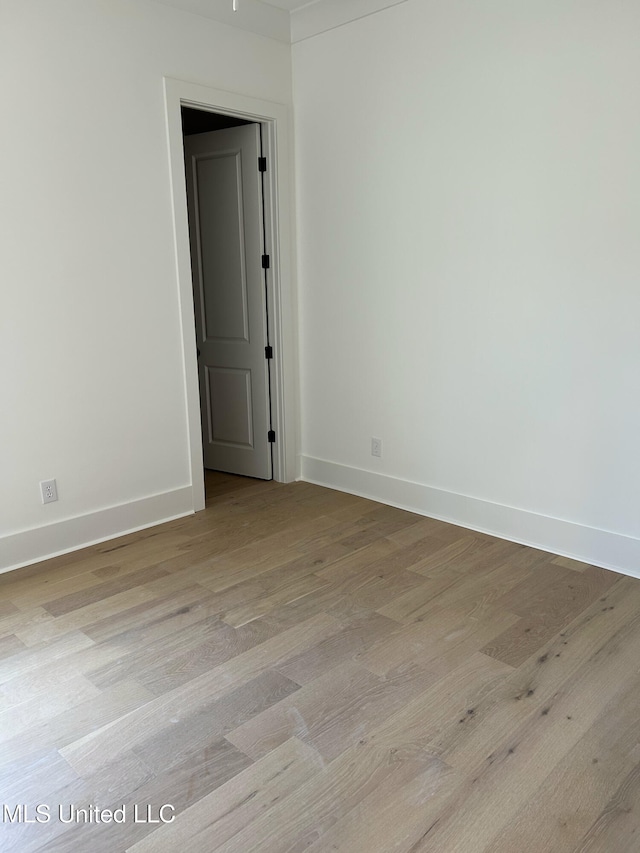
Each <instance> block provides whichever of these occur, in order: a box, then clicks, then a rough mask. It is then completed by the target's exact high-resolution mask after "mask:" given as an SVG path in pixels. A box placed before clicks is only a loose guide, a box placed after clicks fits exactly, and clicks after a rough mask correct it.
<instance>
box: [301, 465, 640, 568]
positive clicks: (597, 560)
mask: <svg viewBox="0 0 640 853" xmlns="http://www.w3.org/2000/svg"><path fill="white" fill-rule="evenodd" d="M300 479H301V480H304V481H306V482H308V483H316V484H318V485H319V486H328V487H329V488H331V489H338V490H339V491H342V492H349V493H351V494H353V495H360V496H361V497H364V498H370V499H372V500H376V501H380V502H381V503H385V504H389V505H390V506H396V507H400V508H401V509H407V510H410V511H411V512H416V513H418V514H420V515H426V516H429V517H430V518H437V519H440V520H442V521H448V522H451V523H452V524H458V525H460V526H461V527H467V528H470V529H471V530H478V531H481V532H482V533H489V534H491V535H492V536H498V537H500V538H501V539H508V540H509V541H511V542H519V543H520V544H522V545H529V546H531V547H533V548H539V549H541V550H543V551H550V552H551V553H553V554H558V555H560V556H563V557H570V558H571V559H573V560H579V561H581V562H584V563H590V564H591V565H593V566H600V567H601V568H603V569H613V570H614V571H616V572H621V573H622V574H625V575H630V576H631V577H635V578H640V539H636V538H635V537H632V536H625V535H623V534H621V533H612V532H611V531H608V530H600V529H598V528H594V527H586V526H584V525H581V524H575V523H574V522H572V521H563V520H562V519H559V518H552V517H550V516H546V515H539V514H538V513H535V512H529V511H528V510H523V509H516V508H515V507H510V506H503V505H501V504H496V503H492V502H491V501H485V500H481V499H479V498H471V497H468V496H467V495H459V494H456V493H455V492H447V491H443V490H442V489H434V488H433V487H431V486H425V485H423V484H422V483H412V482H410V481H409V480H400V479H397V478H396V477H389V476H387V475H386V474H376V473H374V472H373V471H363V470H361V469H360V468H351V467H349V466H347V465H339V464H337V463H335V462H327V461H325V460H323V459H314V458H313V457H311V456H301V457H300Z"/></svg>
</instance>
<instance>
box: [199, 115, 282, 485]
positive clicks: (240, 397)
mask: <svg viewBox="0 0 640 853" xmlns="http://www.w3.org/2000/svg"><path fill="white" fill-rule="evenodd" d="M259 155H260V130H259V127H258V125H257V124H249V125H244V126H241V127H233V128H229V129H228V130H216V131H214V132H212V133H199V134H196V135H194V136H188V137H186V138H185V158H186V173H187V201H188V207H189V231H190V238H191V265H192V273H193V292H194V304H195V319H196V338H197V343H198V350H199V356H198V370H199V376H200V402H201V406H200V408H201V411H202V442H203V447H204V464H205V468H212V469H215V470H218V471H229V472H231V473H234V474H244V475H246V476H249V477H259V478H261V479H265V480H269V479H271V476H272V474H271V470H272V468H271V444H270V443H269V438H268V432H269V429H270V414H269V412H270V408H269V363H268V361H267V360H266V359H265V346H266V345H267V309H266V292H265V281H264V270H263V269H262V254H263V233H264V232H263V224H262V181H261V175H260V172H259V171H258V157H259Z"/></svg>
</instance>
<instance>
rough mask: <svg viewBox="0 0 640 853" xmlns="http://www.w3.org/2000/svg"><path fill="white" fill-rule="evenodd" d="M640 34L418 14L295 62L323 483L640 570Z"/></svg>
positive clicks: (621, 14)
mask: <svg viewBox="0 0 640 853" xmlns="http://www.w3.org/2000/svg"><path fill="white" fill-rule="evenodd" d="M639 30H640V6H639V5H638V4H637V3H630V2H626V0H587V2H584V0H561V2H558V0H524V1H523V2H517V3H514V2H513V1H512V0H482V2H478V0H408V2H406V3H402V4H400V5H397V6H395V7H393V8H389V9H387V10H385V11H382V12H379V13H378V14H375V15H371V16H370V17H367V18H364V19H362V20H359V21H356V22H354V23H351V24H347V25H345V26H343V27H340V28H337V29H334V30H331V31H330V32H326V33H323V34H322V35H318V36H316V37H315V38H310V39H308V40H306V41H303V42H300V43H299V44H296V45H294V47H293V56H294V103H295V111H296V140H297V164H298V182H297V189H298V216H299V223H298V229H299V230H298V244H299V258H300V260H299V280H300V300H301V334H300V337H301V342H302V366H301V374H302V378H301V389H302V391H301V393H302V442H303V444H302V458H301V470H302V476H303V477H304V478H306V479H309V480H315V481H317V482H324V483H327V484H329V485H334V486H338V487H340V488H345V489H348V490H351V491H359V492H361V493H365V494H369V495H373V496H375V497H378V498H381V499H383V500H388V501H390V502H392V503H396V504H398V505H404V506H409V507H410V508H415V509H418V510H419V511H422V512H426V513H428V514H432V515H436V516H441V517H445V518H450V519H453V520H456V521H458V522H460V523H462V524H466V525H469V526H472V527H478V528H481V529H488V530H491V531H494V532H497V533H499V534H500V535H503V536H505V537H507V538H513V539H515V540H518V541H524V542H530V543H532V544H535V545H538V546H540V547H544V548H548V549H552V550H555V551H558V552H560V553H565V554H569V555H573V556H577V557H579V558H581V559H585V560H591V561H593V562H597V563H599V564H600V565H605V566H613V567H618V568H622V569H624V570H626V571H629V572H632V573H633V572H636V573H637V572H638V571H639V570H640V540H639V537H640V450H639V447H638V444H639V438H640V320H639V318H640V240H639V239H638V235H639V234H640V168H639V167H638V152H639V151H640V110H639V109H638V80H640V51H639V50H638V36H637V34H638V31H639ZM371 436H377V437H381V438H382V439H383V441H384V456H383V459H382V460H376V459H373V458H372V457H371V455H370V438H371Z"/></svg>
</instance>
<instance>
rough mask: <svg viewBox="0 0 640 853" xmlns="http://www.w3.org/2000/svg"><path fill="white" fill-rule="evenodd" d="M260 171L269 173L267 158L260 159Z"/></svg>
mask: <svg viewBox="0 0 640 853" xmlns="http://www.w3.org/2000/svg"><path fill="white" fill-rule="evenodd" d="M258 171H259V172H266V171H267V158H266V157H258Z"/></svg>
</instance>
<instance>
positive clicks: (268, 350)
mask: <svg viewBox="0 0 640 853" xmlns="http://www.w3.org/2000/svg"><path fill="white" fill-rule="evenodd" d="M264 357H265V358H273V347H265V348H264Z"/></svg>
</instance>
